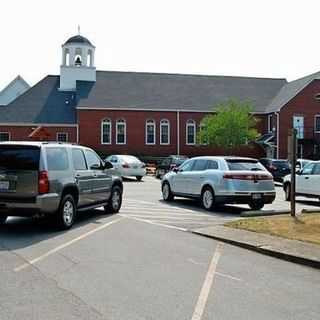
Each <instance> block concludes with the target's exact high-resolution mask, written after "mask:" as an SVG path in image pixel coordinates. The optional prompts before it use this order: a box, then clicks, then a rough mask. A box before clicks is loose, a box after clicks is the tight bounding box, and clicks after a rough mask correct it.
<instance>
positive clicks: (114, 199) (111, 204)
mask: <svg viewBox="0 0 320 320" xmlns="http://www.w3.org/2000/svg"><path fill="white" fill-rule="evenodd" d="M121 205H122V190H121V188H120V187H118V186H114V187H113V188H112V190H111V195H110V198H109V201H108V204H107V205H106V206H104V211H105V212H106V213H118V212H119V211H120V208H121Z"/></svg>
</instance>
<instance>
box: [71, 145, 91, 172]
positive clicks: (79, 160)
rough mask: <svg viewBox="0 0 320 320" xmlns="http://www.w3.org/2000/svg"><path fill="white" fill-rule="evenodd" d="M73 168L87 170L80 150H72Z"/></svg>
mask: <svg viewBox="0 0 320 320" xmlns="http://www.w3.org/2000/svg"><path fill="white" fill-rule="evenodd" d="M72 160H73V168H74V169H75V170H87V165H86V160H85V158H84V154H83V152H82V150H80V149H72Z"/></svg>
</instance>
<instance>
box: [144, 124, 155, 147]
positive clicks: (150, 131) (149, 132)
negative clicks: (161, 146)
mask: <svg viewBox="0 0 320 320" xmlns="http://www.w3.org/2000/svg"><path fill="white" fill-rule="evenodd" d="M146 144H156V123H155V122H154V120H147V121H146Z"/></svg>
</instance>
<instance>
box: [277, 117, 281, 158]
mask: <svg viewBox="0 0 320 320" xmlns="http://www.w3.org/2000/svg"><path fill="white" fill-rule="evenodd" d="M276 115H277V159H279V149H280V133H279V127H280V112H279V111H278V112H276Z"/></svg>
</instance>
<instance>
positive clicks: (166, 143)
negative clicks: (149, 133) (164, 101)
mask: <svg viewBox="0 0 320 320" xmlns="http://www.w3.org/2000/svg"><path fill="white" fill-rule="evenodd" d="M164 126H166V127H168V142H163V141H162V127H164ZM170 131H171V128H170V121H169V120H168V119H162V120H161V121H160V144H161V145H169V144H170Z"/></svg>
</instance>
